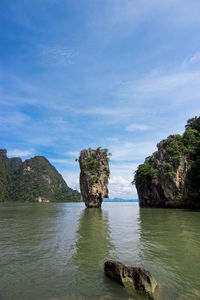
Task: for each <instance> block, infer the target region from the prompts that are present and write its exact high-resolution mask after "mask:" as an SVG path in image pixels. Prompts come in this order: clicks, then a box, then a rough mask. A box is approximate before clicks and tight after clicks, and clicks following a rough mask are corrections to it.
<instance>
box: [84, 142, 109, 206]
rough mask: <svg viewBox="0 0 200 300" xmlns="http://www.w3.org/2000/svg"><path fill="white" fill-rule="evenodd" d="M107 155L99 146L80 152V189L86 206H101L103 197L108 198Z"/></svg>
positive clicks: (106, 150)
mask: <svg viewBox="0 0 200 300" xmlns="http://www.w3.org/2000/svg"><path fill="white" fill-rule="evenodd" d="M109 155H111V154H110V153H108V149H101V148H100V147H99V148H97V149H96V150H93V149H90V148H89V149H88V150H82V151H81V152H80V157H79V165H80V170H81V173H80V190H81V196H82V199H83V201H84V202H85V205H86V206H87V207H101V204H102V201H103V198H108V178H109V175H110V169H109V164H108V163H109Z"/></svg>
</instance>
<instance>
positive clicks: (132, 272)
mask: <svg viewBox="0 0 200 300" xmlns="http://www.w3.org/2000/svg"><path fill="white" fill-rule="evenodd" d="M104 273H105V275H106V276H108V277H109V278H112V279H114V280H116V281H117V282H119V283H120V284H121V285H123V286H124V287H125V288H127V290H128V291H129V292H135V291H136V292H138V293H140V294H141V295H143V296H145V297H146V298H147V299H150V300H154V299H155V298H154V292H155V289H156V287H158V284H157V282H156V280H155V279H154V277H153V276H152V275H151V273H150V272H148V271H146V270H145V269H143V268H138V267H128V266H125V265H124V264H122V263H120V262H117V261H111V260H108V261H106V262H105V263H104Z"/></svg>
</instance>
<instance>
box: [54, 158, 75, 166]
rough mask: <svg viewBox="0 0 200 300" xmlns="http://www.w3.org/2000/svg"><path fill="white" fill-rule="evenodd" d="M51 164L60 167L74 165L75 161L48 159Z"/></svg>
mask: <svg viewBox="0 0 200 300" xmlns="http://www.w3.org/2000/svg"><path fill="white" fill-rule="evenodd" d="M49 161H51V162H52V163H57V164H62V165H75V161H74V160H72V159H67V158H49Z"/></svg>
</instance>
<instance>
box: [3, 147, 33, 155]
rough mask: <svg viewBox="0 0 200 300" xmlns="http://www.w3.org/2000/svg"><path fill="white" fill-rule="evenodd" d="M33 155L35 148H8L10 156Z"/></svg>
mask: <svg viewBox="0 0 200 300" xmlns="http://www.w3.org/2000/svg"><path fill="white" fill-rule="evenodd" d="M31 155H34V150H20V149H12V150H8V156H9V157H28V156H31Z"/></svg>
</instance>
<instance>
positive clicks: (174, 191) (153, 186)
mask: <svg viewBox="0 0 200 300" xmlns="http://www.w3.org/2000/svg"><path fill="white" fill-rule="evenodd" d="M157 148H158V151H156V152H155V153H153V154H152V155H151V156H149V157H147V158H146V160H145V163H144V164H142V165H140V166H139V167H138V169H137V171H136V173H135V178H134V181H133V182H134V183H135V184H136V188H137V191H138V196H139V200H140V205H141V206H155V207H193V208H196V207H200V185H199V181H200V118H197V117H195V118H193V119H190V120H189V121H188V124H187V125H186V131H185V133H184V134H183V135H182V136H181V135H170V136H169V137H168V138H167V139H166V140H163V141H161V142H160V143H159V144H158V145H157Z"/></svg>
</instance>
